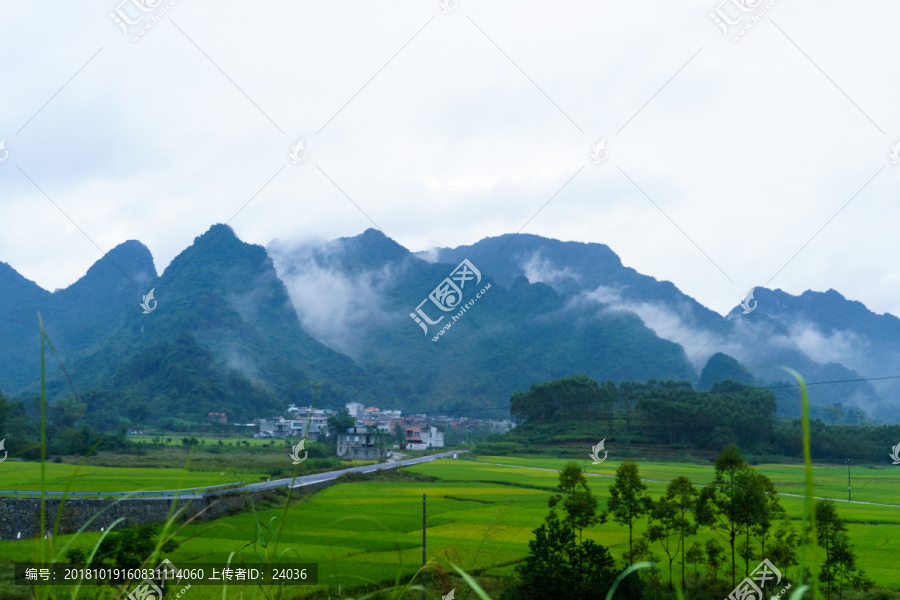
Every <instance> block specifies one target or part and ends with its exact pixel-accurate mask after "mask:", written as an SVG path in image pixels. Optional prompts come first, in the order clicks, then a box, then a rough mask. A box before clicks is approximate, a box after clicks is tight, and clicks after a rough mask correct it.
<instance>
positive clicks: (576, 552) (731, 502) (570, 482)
mask: <svg viewBox="0 0 900 600" xmlns="http://www.w3.org/2000/svg"><path fill="white" fill-rule="evenodd" d="M715 473H716V475H715V479H714V480H713V481H712V482H710V483H709V484H707V485H705V486H702V487H699V486H697V485H694V484H693V483H692V482H691V480H690V479H689V478H688V477H686V476H679V477H676V478H675V479H673V480H672V481H671V482H670V483H669V484H668V485H667V487H666V492H665V494H663V495H662V496H660V497H659V499H658V500H653V498H652V497H651V496H650V495H649V494H648V493H647V484H646V483H645V482H643V481H642V480H641V478H640V472H639V467H638V464H637V463H635V462H633V461H630V460H626V461H624V462H623V463H622V464H621V465H620V466H619V468H618V469H617V470H616V478H615V482H614V483H613V484H612V485H611V486H610V487H609V499H608V502H607V508H606V511H603V512H601V511H600V508H599V503H598V500H597V498H595V497H594V496H593V494H592V493H591V490H590V488H589V487H588V485H587V481H586V479H585V476H584V474H583V473H582V470H581V467H580V466H579V465H578V464H577V463H575V462H571V463H569V464H568V465H567V466H566V467H565V468H564V469H563V470H562V472H561V473H560V476H559V484H558V488H559V490H560V493H559V494H556V495H554V496H552V497H551V498H550V500H549V504H550V508H551V510H550V514H549V515H548V517H547V519H546V520H545V522H544V524H543V525H542V526H541V527H539V528H538V529H536V530H535V532H534V533H535V539H534V540H533V541H531V542H530V543H529V549H530V552H529V555H528V558H527V559H526V561H525V562H524V563H523V564H522V565H520V566H519V567H518V568H517V573H518V576H519V578H518V581H517V582H516V583H515V584H514V585H513V586H511V587H510V588H509V589H508V591H507V592H506V593H505V596H504V598H505V599H506V600H537V599H538V598H548V597H563V596H561V595H559V594H560V593H562V592H563V591H564V592H565V597H566V598H589V597H590V598H596V597H601V598H602V597H603V596H604V594H605V590H606V589H608V588H609V586H610V585H611V582H612V581H613V579H614V574H615V573H614V572H615V569H614V567H615V561H614V560H613V559H612V557H611V556H610V554H609V550H608V549H606V548H604V547H603V546H601V545H599V544H597V543H596V542H594V541H593V540H591V539H584V530H585V529H588V528H590V527H593V526H594V525H596V524H598V523H605V522H607V520H612V521H613V522H615V523H618V524H619V525H621V526H623V527H626V528H627V529H628V548H627V550H625V551H624V552H623V554H622V558H623V560H624V564H625V565H626V566H628V565H632V564H635V563H637V562H640V561H644V560H649V561H652V562H659V559H658V557H657V555H656V554H655V553H654V549H659V550H661V551H662V552H663V553H664V555H665V558H666V560H667V562H668V565H669V582H668V587H669V589H670V590H671V589H674V586H673V572H674V563H675V561H676V560H679V558H680V560H679V562H680V564H681V586H682V590H683V591H685V590H686V588H687V582H688V580H689V579H688V577H686V573H685V567H686V565H689V564H690V565H693V566H694V577H693V581H694V585H693V590H692V595H693V596H694V597H703V596H705V595H707V594H704V593H702V592H703V591H704V590H705V591H706V592H707V593H708V595H709V596H710V597H716V596H717V595H719V596H721V595H722V594H723V593H724V594H725V595H727V594H728V592H729V590H730V589H733V588H734V587H735V586H736V585H737V583H738V580H739V579H742V578H743V577H748V576H749V575H750V573H751V571H752V568H751V566H754V567H755V562H756V561H759V560H761V559H763V558H768V559H769V560H770V562H772V564H774V565H775V566H776V567H777V568H778V569H779V570H781V571H782V573H783V574H784V575H785V576H787V575H788V574H789V573H791V572H793V573H794V575H796V578H793V579H804V580H807V581H808V580H809V579H810V577H811V572H810V570H809V568H808V567H806V568H805V571H804V572H803V573H800V572H798V571H796V570H794V568H795V567H798V565H799V561H798V548H799V547H800V546H801V545H803V544H808V543H809V539H810V537H811V535H812V531H813V527H808V528H807V529H806V530H805V531H800V532H798V531H797V529H796V528H795V527H794V525H793V524H792V523H791V522H790V521H789V520H787V515H786V514H785V511H784V508H783V507H782V506H781V504H780V501H779V498H778V495H777V491H776V489H775V486H774V484H773V483H772V481H771V480H770V479H769V478H768V477H766V476H765V475H763V474H762V473H760V472H759V471H757V470H756V469H754V468H752V467H750V466H749V465H747V464H746V463H745V462H744V460H743V459H742V458H741V456H740V454H739V452H738V449H737V448H736V447H735V446H728V447H726V448H725V449H724V450H723V451H722V452H721V453H720V454H719V456H718V457H717V459H716V464H715ZM558 508H561V509H562V512H563V516H561V517H560V516H559V515H557V512H556V511H557V509H558ZM644 521H646V527H645V528H644V531H645V532H644V534H643V535H641V536H640V537H639V538H637V539H636V538H635V531H636V529H638V528H639V526H640V525H641V524H642V522H644ZM776 523H777V526H776ZM814 525H815V528H814V531H815V536H816V540H817V542H818V545H819V546H820V547H821V548H822V549H823V550H824V561H823V563H822V566H821V569H820V570H819V579H820V581H822V582H823V583H824V584H826V586H827V594H828V597H831V594H832V593H833V592H835V591H836V592H837V594H838V598H839V599H840V598H842V597H843V591H844V587H845V585H850V586H851V587H853V588H854V589H869V588H871V587H872V582H871V581H870V580H869V579H868V578H867V577H866V575H865V572H864V571H862V570H858V567H857V564H856V556H855V554H854V552H853V548H852V546H851V544H850V540H849V538H848V536H847V528H846V524H845V523H844V521H843V520H842V519H841V518H840V517H839V516H838V514H837V510H836V508H835V505H834V503H833V502H831V501H830V500H820V501H818V502H817V504H816V509H815V518H814ZM703 528H705V529H707V530H709V531H712V532H714V533H716V534H717V536H718V538H719V539H715V538H714V539H710V540H707V541H706V543H705V544H703V545H701V544H699V543H698V542H693V543H692V544H690V546H688V543H689V542H690V538H691V537H693V536H695V535H697V534H698V532H700V531H701V529H703ZM722 542H724V546H723V544H722ZM740 563H743V564H740ZM700 564H704V565H707V566H708V567H709V569H710V572H711V573H710V576H709V577H708V578H707V580H706V581H705V582H704V581H701V578H700V577H699V575H698V573H697V565H700ZM729 564H730V569H726V573H727V574H729V575H730V580H731V581H730V587H728V585H727V583H726V582H720V581H719V580H718V573H719V569H720V568H721V567H723V566H726V565H729ZM741 567H743V568H741ZM741 571H743V574H741ZM652 583H653V579H652V577H651V578H650V580H649V581H648V582H642V581H641V580H640V579H639V578H638V577H637V575H630V576H629V577H627V578H625V579H624V580H623V583H622V585H623V586H624V587H622V588H621V589H619V590H617V591H616V597H617V598H619V597H624V598H639V597H642V596H641V594H642V591H641V589H642V586H644V585H646V584H652ZM701 584H702V585H701ZM604 586H605V587H604ZM704 586H705V587H704ZM701 588H703V589H701ZM601 592H602V593H601Z"/></svg>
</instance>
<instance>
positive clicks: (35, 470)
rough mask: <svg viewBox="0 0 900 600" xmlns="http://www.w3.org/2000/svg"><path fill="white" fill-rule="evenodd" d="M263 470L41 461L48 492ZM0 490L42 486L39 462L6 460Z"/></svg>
mask: <svg viewBox="0 0 900 600" xmlns="http://www.w3.org/2000/svg"><path fill="white" fill-rule="evenodd" d="M260 478H263V479H264V478H265V475H264V474H262V473H242V474H235V473H228V472H208V471H188V470H185V469H152V468H150V469H144V468H141V469H133V468H127V467H94V466H90V465H84V466H78V465H70V464H65V463H59V464H58V463H45V464H44V481H45V484H44V487H43V489H45V490H47V491H50V492H62V491H65V490H66V489H69V490H77V491H79V492H136V491H157V490H175V489H183V488H197V487H208V486H214V485H224V484H227V483H236V482H240V481H247V482H248V483H258V482H259V481H260ZM0 489H2V490H28V491H36V490H40V489H41V463H37V462H24V461H6V462H4V463H3V471H2V477H0Z"/></svg>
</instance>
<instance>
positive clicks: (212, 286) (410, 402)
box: [0, 225, 900, 426]
mask: <svg viewBox="0 0 900 600" xmlns="http://www.w3.org/2000/svg"><path fill="white" fill-rule="evenodd" d="M426 258H428V260H426ZM435 258H436V259H437V260H436V261H435V260H434V259H435ZM463 259H467V260H469V261H470V264H471V265H474V266H475V268H476V269H478V270H479V271H480V273H481V280H480V282H477V286H475V283H476V282H475V281H474V280H473V281H469V282H468V285H469V286H470V287H468V288H466V289H465V290H464V291H463V300H464V301H465V302H467V303H468V302H471V301H472V300H474V293H475V291H474V290H475V289H477V290H481V289H484V288H486V287H488V286H489V289H488V290H487V291H486V292H485V293H484V294H483V296H481V297H480V298H479V299H478V300H477V302H474V303H472V304H471V305H469V306H468V308H467V310H466V312H465V314H462V315H461V317H460V318H459V319H458V320H457V321H456V322H453V319H452V317H453V316H454V315H458V312H459V307H457V309H454V310H453V311H449V312H443V311H441V310H439V309H438V308H437V307H436V305H435V304H434V303H432V302H431V301H430V300H427V298H428V297H429V294H430V293H431V292H432V291H433V290H435V289H436V287H440V285H441V282H442V281H444V279H445V278H447V277H448V276H449V275H450V274H451V272H453V271H454V269H456V268H457V266H458V265H460V264H461V263H462V261H463ZM429 261H431V262H429ZM526 275H530V276H531V277H532V278H534V279H535V280H534V281H530V280H529V278H528V277H527V276H526ZM0 286H2V289H3V290H4V293H3V294H2V295H0V310H2V311H3V314H4V315H6V316H7V317H8V318H7V319H5V320H4V321H3V322H2V323H0V389H2V390H3V391H4V393H6V394H7V395H9V394H10V393H12V394H14V395H18V396H21V397H23V398H24V397H27V396H28V395H31V394H34V393H35V392H36V390H37V379H38V376H39V365H40V362H39V361H40V357H39V354H38V352H39V347H40V345H39V338H38V328H37V312H38V311H40V312H41V315H42V317H43V320H44V324H45V328H46V330H47V331H48V333H49V335H50V337H51V339H52V340H53V342H54V344H55V346H56V348H57V350H58V351H59V353H60V357H61V359H62V360H63V363H64V365H65V368H66V371H67V373H68V374H69V375H70V377H71V379H72V382H73V384H74V387H75V391H76V393H77V394H78V395H79V399H80V400H81V401H83V402H85V403H86V404H87V408H88V414H89V415H95V418H94V420H95V422H97V423H102V424H103V425H104V426H114V425H115V422H117V419H118V418H119V417H125V418H128V419H131V420H132V421H136V422H147V421H151V420H154V419H158V418H161V417H164V416H166V417H173V416H174V417H181V418H190V419H195V420H196V419H203V418H205V417H204V415H205V414H206V413H207V412H223V411H224V412H226V413H228V414H229V416H230V420H235V419H237V420H247V419H250V418H253V417H262V416H273V415H278V414H281V412H282V411H283V410H284V407H285V406H286V405H287V403H288V402H294V403H308V402H310V401H311V398H312V396H313V393H314V383H320V384H321V395H320V397H319V406H322V407H337V406H341V405H343V404H344V403H346V402H348V401H350V400H355V401H359V402H364V403H366V404H375V405H376V406H381V407H386V408H400V409H402V410H403V411H404V412H405V413H410V412H426V411H427V412H432V413H434V412H446V413H450V414H460V415H464V414H465V415H471V416H483V417H489V416H494V417H502V416H506V415H508V411H507V407H508V403H509V398H510V397H511V396H512V395H513V394H514V393H516V392H519V391H522V390H526V389H528V388H529V387H530V386H531V385H532V384H533V383H541V382H543V381H547V380H551V379H556V378H560V377H564V376H568V375H572V374H574V373H584V374H586V375H587V376H588V377H591V378H593V379H595V380H597V381H609V380H612V381H615V382H621V381H645V380H647V379H651V378H655V379H663V380H666V379H671V378H675V379H686V380H688V381H690V382H691V383H693V384H694V385H695V386H697V387H698V388H700V389H708V387H709V386H711V385H712V383H713V382H714V381H717V380H720V379H722V378H730V379H734V380H737V381H745V380H746V382H747V383H750V382H755V383H757V384H764V383H766V382H779V381H781V382H783V381H785V380H786V379H787V376H786V374H785V373H784V372H783V371H781V370H778V369H775V368H774V367H775V366H776V365H778V364H786V365H790V366H792V367H794V368H796V369H798V370H800V371H801V372H802V373H803V374H804V376H806V377H807V378H808V381H811V382H813V383H815V382H817V381H819V380H823V381H825V382H826V383H827V384H828V385H818V386H816V385H814V386H811V396H812V398H813V402H817V403H818V404H823V405H831V404H836V403H843V405H844V407H845V408H848V409H849V408H853V409H854V410H855V408H854V406H853V404H854V403H855V402H860V403H862V404H863V405H865V406H866V408H867V409H869V410H871V409H872V407H875V408H876V409H877V410H879V411H880V414H878V415H876V416H883V415H884V414H890V411H891V407H890V405H889V404H888V403H886V402H885V401H884V399H883V398H882V397H881V396H880V395H879V392H878V391H877V390H876V389H875V388H874V387H873V386H872V385H871V384H870V383H869V382H858V383H854V384H842V385H841V388H842V389H838V386H837V385H832V384H831V383H830V382H828V379H827V378H828V377H830V378H832V379H835V380H837V379H854V378H860V376H859V373H858V372H857V371H854V370H853V369H850V368H847V367H846V366H845V365H843V364H840V363H837V362H821V361H820V362H819V363H816V364H812V363H811V360H810V359H809V358H808V357H806V356H804V353H803V352H800V351H798V350H797V349H796V348H795V347H791V346H790V344H788V343H787V342H786V341H785V340H784V339H782V338H783V337H784V335H783V333H781V332H779V330H778V328H779V327H780V328H782V329H784V330H785V331H788V332H791V331H792V329H791V328H792V327H796V326H797V325H796V323H797V322H799V320H800V319H805V320H806V321H804V322H810V323H813V324H816V326H819V327H820V328H821V330H822V331H824V332H826V333H828V332H831V333H830V334H831V335H841V334H840V332H841V331H844V330H846V329H848V328H851V327H852V326H853V323H854V322H855V321H859V320H864V321H866V323H867V324H868V325H867V327H869V329H871V328H872V327H873V326H872V325H871V321H872V319H873V317H872V315H873V313H870V312H868V311H867V309H865V307H864V306H863V305H862V304H861V303H852V304H851V303H849V301H846V300H844V299H843V297H842V296H840V295H839V294H837V293H836V292H833V291H830V292H827V293H824V294H818V293H813V292H807V293H806V294H804V295H803V296H800V297H794V296H790V295H788V294H785V293H784V292H782V291H781V290H775V291H772V290H767V289H764V288H757V295H756V298H757V300H758V303H759V308H758V309H757V311H756V312H754V313H751V314H749V315H742V314H740V315H739V314H738V313H740V312H741V311H739V310H738V311H737V313H735V312H733V313H732V314H730V315H728V316H726V317H723V316H721V315H718V314H717V313H715V312H714V311H711V310H709V309H707V308H705V307H704V306H702V305H701V304H700V303H698V302H697V301H696V300H694V299H693V298H690V297H689V296H687V295H685V294H683V293H682V292H680V291H679V290H678V288H677V287H676V286H675V285H674V284H672V283H671V282H667V281H658V280H656V279H654V278H652V277H648V276H645V275H642V274H640V273H638V272H637V271H635V270H634V269H631V268H629V267H625V266H624V265H623V264H622V262H621V260H619V258H618V256H616V255H615V253H614V252H612V250H610V249H609V247H607V246H605V245H603V244H583V243H578V242H561V241H559V240H548V239H546V238H541V237H539V236H533V235H524V234H520V235H518V236H515V235H512V234H507V235H504V236H499V237H494V238H486V239H484V240H482V241H480V242H478V243H476V244H474V245H472V246H461V247H459V248H455V249H449V248H442V249H438V250H437V251H435V252H431V253H428V254H425V253H414V252H410V251H409V250H408V249H406V248H404V247H402V246H401V245H400V244H398V243H397V242H395V241H394V240H391V239H390V238H388V237H386V236H384V235H383V234H382V233H381V232H379V231H377V230H374V229H369V230H366V231H365V232H363V233H362V234H360V235H358V236H354V237H349V238H340V239H336V240H333V241H332V242H330V243H329V244H326V245H325V246H323V247H319V248H310V247H304V246H300V247H290V246H288V245H286V244H283V243H280V242H278V241H277V240H275V241H273V242H272V243H270V244H269V246H268V248H263V247H262V246H258V245H252V244H247V243H245V242H242V241H241V240H239V239H238V238H237V236H236V235H235V234H234V231H233V230H232V229H231V228H230V227H228V226H227V225H213V226H212V227H211V228H210V229H209V230H208V231H207V232H205V233H204V234H202V235H200V236H198V237H197V238H195V240H194V242H193V244H191V246H189V247H188V248H186V249H185V250H184V251H182V252H181V253H180V254H179V255H178V256H176V257H175V258H174V259H173V260H172V262H171V263H170V264H169V265H168V266H167V267H166V269H165V271H164V272H163V273H162V274H160V275H159V276H157V274H156V271H155V268H154V266H153V261H152V256H151V254H150V252H149V250H148V249H147V248H146V247H145V246H143V245H142V244H141V243H140V242H137V241H134V240H130V241H127V242H124V243H123V244H120V245H119V246H117V247H116V248H114V249H113V250H111V251H110V252H109V253H108V254H107V255H106V257H104V258H101V259H100V260H98V261H97V263H95V264H94V265H93V266H92V267H91V268H90V269H89V270H88V272H87V273H86V274H85V276H84V277H82V278H81V279H79V280H78V281H77V282H75V283H74V284H72V285H71V286H69V287H67V288H66V289H64V290H58V291H57V292H54V293H50V292H48V291H46V290H43V289H42V288H40V287H39V286H37V284H35V283H34V282H31V281H29V280H27V279H25V278H24V277H22V276H21V275H19V274H18V273H17V272H16V271H15V270H14V269H12V267H10V266H9V265H6V264H5V263H0ZM150 289H153V290H154V298H155V300H156V302H157V304H156V308H155V309H154V310H153V311H152V312H150V313H149V314H143V311H142V309H141V307H140V306H139V302H140V301H141V298H142V296H143V295H144V294H147V293H148V292H149V291H150ZM597 290H603V291H604V293H602V294H598V293H596V291H597ZM610 290H611V291H610ZM454 293H455V292H454ZM775 300H777V302H775ZM423 301H425V304H424V305H423V306H424V310H425V311H426V314H429V315H430V317H429V318H433V319H437V318H438V317H439V316H443V319H442V320H441V322H440V323H439V324H438V325H428V327H427V329H428V332H427V334H425V333H424V332H423V330H422V328H421V326H420V325H419V324H417V323H416V321H415V320H414V319H413V318H411V316H410V315H411V314H412V315H413V316H415V315H416V313H415V310H416V308H417V306H419V305H420V303H421V302H423ZM842 301H843V302H842ZM797 303H800V304H801V305H802V306H801V308H802V310H800V309H798V308H797V307H795V306H794V305H795V304H797ZM451 304H452V303H451ZM460 306H462V304H461V305H460ZM648 306H649V307H651V308H652V310H654V311H657V312H659V313H660V314H661V315H662V316H663V317H665V318H664V319H662V320H660V319H659V318H657V317H658V315H656V316H654V313H647V312H641V311H642V310H643V311H646V308H647V307H648ZM823 307H824V308H823ZM736 310H737V309H736ZM766 310H768V311H769V312H764V311H766ZM798 315H800V316H798ZM738 316H740V318H737V317H738ZM832 316H833V317H834V318H833V322H834V327H833V329H831V330H829V329H828V328H827V327H826V326H825V325H818V323H820V322H822V323H825V322H827V321H828V319H829V318H831V317H832ZM878 318H882V320H884V321H885V322H888V321H890V322H891V323H892V322H894V321H896V322H897V323H898V324H900V320H898V319H896V318H895V317H893V316H891V315H885V316H881V317H878ZM654 319H656V320H654ZM665 319H668V320H669V321H671V320H672V319H678V323H679V326H680V327H681V329H682V330H687V329H690V330H692V331H696V332H699V335H698V339H702V338H703V337H704V336H706V335H708V336H709V339H710V342H708V343H707V346H708V350H706V351H707V352H708V354H707V356H711V357H712V358H711V359H710V363H708V364H707V368H705V369H704V372H703V373H702V374H700V375H698V373H697V372H696V371H695V370H694V366H693V364H692V363H691V361H690V360H689V358H692V357H693V356H692V355H694V354H695V353H697V352H698V348H695V347H691V348H690V355H689V354H688V352H686V348H684V347H683V346H682V345H681V343H680V342H681V340H680V338H678V337H677V335H676V336H675V337H672V334H671V332H667V331H666V330H665V328H662V329H660V324H659V323H660V322H661V323H663V324H665V322H666V321H665ZM876 320H877V319H876ZM448 323H452V325H451V326H450V327H449V328H448V329H446V330H445V331H443V333H440V334H439V332H440V330H441V329H442V328H443V327H445V326H446V325H447V324H448ZM891 323H888V326H889V328H890V327H893V325H891ZM883 326H884V324H883V323H882V327H883ZM654 329H656V330H654ZM869 329H866V328H861V329H860V331H869ZM876 329H877V327H876ZM898 329H900V328H898ZM719 330H721V333H717V331H719ZM661 335H668V336H669V337H670V338H671V339H665V338H664V337H661ZM873 337H874V336H873ZM435 339H436V340H437V341H433V340H435ZM877 339H878V340H883V341H884V343H885V344H888V343H893V339H894V338H892V337H891V336H890V335H884V334H881V337H879V338H877ZM734 350H737V352H738V356H740V357H741V358H739V359H738V360H735V359H734V358H732V356H733V355H734V354H733V352H734ZM754 351H755V352H756V355H754ZM898 351H900V348H898ZM351 356H352V358H351ZM722 357H725V358H722ZM748 357H750V359H751V360H752V361H753V362H749V363H748V362H747V360H748ZM759 357H761V358H760V359H759V360H756V359H757V358H759ZM741 363H743V364H744V365H750V367H749V369H748V368H745V367H744V366H743V365H741ZM55 364H56V363H55V360H54V359H52V358H51V357H48V365H50V367H49V368H50V376H49V380H48V390H49V391H50V394H51V397H63V396H66V395H70V394H71V389H70V388H69V385H68V383H67V382H66V379H65V378H64V377H63V376H62V373H60V372H59V371H58V370H57V371H55V372H54V369H55V368H56V367H55ZM701 364H702V363H701ZM760 365H762V367H761V366H760ZM766 365H768V366H766ZM822 371H824V372H825V374H826V375H824V376H823V373H822ZM723 373H724V374H723ZM816 378H818V379H816ZM794 393H795V390H785V391H783V392H779V393H777V394H776V396H777V397H778V403H779V410H784V412H786V413H790V412H792V407H793V404H796V402H795V399H794V397H793V396H792V394H794ZM845 393H846V394H847V395H849V396H850V397H851V398H850V399H848V398H847V396H846V395H844V394H845Z"/></svg>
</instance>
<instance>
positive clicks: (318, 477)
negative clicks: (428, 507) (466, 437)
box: [237, 450, 466, 492]
mask: <svg viewBox="0 0 900 600" xmlns="http://www.w3.org/2000/svg"><path fill="white" fill-rule="evenodd" d="M454 452H455V453H457V454H462V453H464V452H466V450H455V451H453V452H441V453H439V454H429V455H428V456H420V457H419V458H409V459H406V460H397V461H394V462H385V463H378V464H375V465H365V466H364V467H352V468H350V469H341V470H340V471H327V472H325V473H316V474H315V475H304V476H303V477H297V478H287V479H276V480H275V481H266V482H263V483H254V484H251V485H247V486H244V487H242V488H237V489H238V490H241V491H245V492H258V491H260V490H268V489H271V488H278V487H287V486H290V487H295V488H297V487H303V486H305V485H309V484H311V483H319V482H320V481H331V480H332V479H337V478H338V477H340V476H341V475H343V474H344V473H374V472H375V471H379V470H381V469H393V468H394V467H408V466H410V465H417V464H419V463H424V462H431V461H433V460H437V459H439V458H449V457H450V456H452V455H453V454H454Z"/></svg>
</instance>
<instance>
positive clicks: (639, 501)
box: [607, 458, 653, 562]
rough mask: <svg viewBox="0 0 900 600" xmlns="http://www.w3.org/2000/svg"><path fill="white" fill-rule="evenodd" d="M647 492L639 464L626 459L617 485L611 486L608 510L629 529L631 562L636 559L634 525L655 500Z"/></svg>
mask: <svg viewBox="0 0 900 600" xmlns="http://www.w3.org/2000/svg"><path fill="white" fill-rule="evenodd" d="M646 492H647V484H646V483H644V482H643V481H641V477H640V473H639V469H638V465H637V463H636V462H634V461H632V460H630V459H627V458H626V459H625V460H624V461H622V464H621V465H619V468H618V469H616V481H615V483H614V484H612V485H611V486H609V500H608V501H607V509H608V510H609V512H610V513H611V514H612V516H613V520H614V521H615V522H616V523H618V524H619V525H623V526H626V527H628V556H629V560H630V562H633V558H634V525H635V523H637V522H638V521H639V520H641V519H642V518H643V517H644V516H645V515H646V514H647V513H649V512H650V509H651V508H652V506H653V500H652V498H650V496H649V495H648V494H647V493H646Z"/></svg>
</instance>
